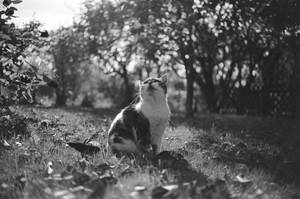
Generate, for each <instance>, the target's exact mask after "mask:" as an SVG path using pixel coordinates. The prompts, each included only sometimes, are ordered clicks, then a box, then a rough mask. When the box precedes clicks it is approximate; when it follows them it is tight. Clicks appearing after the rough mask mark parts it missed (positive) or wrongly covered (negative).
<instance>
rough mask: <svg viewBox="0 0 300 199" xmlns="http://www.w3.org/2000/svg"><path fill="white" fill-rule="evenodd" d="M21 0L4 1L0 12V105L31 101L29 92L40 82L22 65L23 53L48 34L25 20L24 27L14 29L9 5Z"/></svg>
mask: <svg viewBox="0 0 300 199" xmlns="http://www.w3.org/2000/svg"><path fill="white" fill-rule="evenodd" d="M20 2H21V1H18V0H15V1H11V0H5V1H3V5H4V6H2V7H1V11H0V30H1V31H0V38H1V41H0V51H1V58H0V59H1V60H0V89H1V93H0V94H1V99H0V104H1V105H8V104H11V103H15V102H19V101H20V100H21V99H22V98H25V99H26V100H28V101H32V100H33V99H32V94H31V91H32V89H33V88H34V87H36V86H38V85H39V84H41V82H42V77H41V76H39V75H38V74H37V69H36V68H35V67H32V66H30V65H26V60H25V59H26V56H27V55H28V54H29V53H30V52H32V51H34V50H35V47H38V46H41V45H42V42H40V37H47V36H48V35H47V34H48V33H47V32H45V31H40V30H39V27H40V24H39V23H34V22H32V23H29V24H27V25H26V26H25V27H24V28H16V27H15V25H14V24H13V23H11V22H10V21H11V19H12V17H14V12H15V11H16V10H17V9H16V8H15V7H14V6H13V4H17V3H20Z"/></svg>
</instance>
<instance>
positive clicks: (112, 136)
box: [108, 75, 170, 155]
mask: <svg viewBox="0 0 300 199" xmlns="http://www.w3.org/2000/svg"><path fill="white" fill-rule="evenodd" d="M167 82H168V76H167V75H163V76H162V77H160V78H153V77H150V78H148V79H146V80H145V81H143V82H140V83H139V96H138V97H139V101H138V102H137V103H132V104H130V105H129V106H127V107H125V108H124V109H122V110H121V111H120V113H119V114H117V116H116V117H115V118H114V120H113V122H112V123H111V126H110V128H109V131H108V148H109V149H110V151H111V152H112V153H115V154H117V155H118V154H120V153H121V154H124V153H125V154H128V153H133V154H140V155H141V154H152V155H156V154H158V153H159V152H160V150H161V141H162V136H163V133H164V131H165V129H166V127H167V125H168V122H169V118H170V109H169V106H168V102H167Z"/></svg>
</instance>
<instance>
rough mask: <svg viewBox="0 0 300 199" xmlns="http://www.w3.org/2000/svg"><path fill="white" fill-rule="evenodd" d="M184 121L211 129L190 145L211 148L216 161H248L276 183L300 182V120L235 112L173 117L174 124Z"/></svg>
mask: <svg viewBox="0 0 300 199" xmlns="http://www.w3.org/2000/svg"><path fill="white" fill-rule="evenodd" d="M182 123H185V124H186V125H187V126H189V127H193V128H195V129H203V130H205V131H206V132H207V133H206V134H199V135H195V136H196V139H194V140H193V141H192V142H191V143H187V144H186V146H195V147H198V148H200V149H202V150H206V151H209V155H210V156H211V158H212V159H214V160H215V161H217V162H222V163H225V164H227V165H231V166H233V167H234V165H236V164H245V165H246V166H247V167H248V168H250V169H253V168H255V169H256V168H258V169H263V170H264V171H266V172H267V173H269V174H271V175H272V176H273V177H274V180H275V181H276V182H281V183H284V182H288V183H295V184H300V158H299V157H300V147H299V143H300V123H299V120H297V119H279V118H261V117H246V116H235V115H199V116H197V117H195V118H193V119H189V120H186V119H185V118H184V117H183V116H181V115H175V116H174V117H173V124H175V125H176V124H182ZM212 131H213V132H212Z"/></svg>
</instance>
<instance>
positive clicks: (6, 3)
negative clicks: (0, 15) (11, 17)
mask: <svg viewBox="0 0 300 199" xmlns="http://www.w3.org/2000/svg"><path fill="white" fill-rule="evenodd" d="M2 4H3V5H4V6H5V7H7V6H9V5H10V4H11V0H4V1H3V3H2Z"/></svg>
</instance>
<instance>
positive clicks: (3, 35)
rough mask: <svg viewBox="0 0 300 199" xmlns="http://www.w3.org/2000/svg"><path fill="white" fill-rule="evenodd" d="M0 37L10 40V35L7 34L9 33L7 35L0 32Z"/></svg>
mask: <svg viewBox="0 0 300 199" xmlns="http://www.w3.org/2000/svg"><path fill="white" fill-rule="evenodd" d="M0 38H2V39H4V40H8V41H10V40H11V38H10V36H9V35H7V34H3V33H0Z"/></svg>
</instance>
